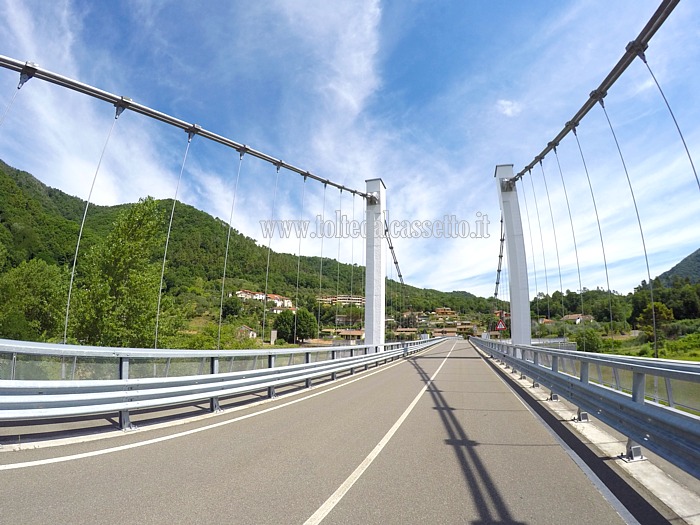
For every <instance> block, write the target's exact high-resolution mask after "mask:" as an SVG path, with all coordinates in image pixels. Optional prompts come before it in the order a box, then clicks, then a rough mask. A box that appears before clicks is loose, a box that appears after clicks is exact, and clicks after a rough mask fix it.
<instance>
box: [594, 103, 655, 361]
mask: <svg viewBox="0 0 700 525" xmlns="http://www.w3.org/2000/svg"><path fill="white" fill-rule="evenodd" d="M599 96H600V98H599V99H598V102H599V103H600V107H601V108H603V113H604V114H605V120H607V121H608V126H609V127H610V133H612V136H613V139H614V140H615V146H616V147H617V152H618V153H619V154H620V161H621V162H622V167H623V169H624V171H625V177H626V178H627V184H628V186H629V188H630V194H631V195H632V203H633V204H634V212H635V214H636V215H637V224H638V225H639V234H640V236H641V238H642V249H643V250H644V262H645V263H646V266H647V277H648V278H649V296H650V299H651V322H652V329H653V331H654V357H657V358H658V357H659V349H658V344H657V334H656V308H655V306H654V284H653V283H652V282H651V270H650V269H649V256H648V254H647V246H646V242H645V241H644V229H643V228H642V219H641V217H640V216H639V208H638V207H637V199H636V198H635V196H634V189H633V188H632V181H631V180H630V175H629V172H628V171H627V164H626V163H625V158H624V157H623V155H622V149H621V148H620V143H619V142H618V140H617V135H616V134H615V130H614V129H613V126H612V123H611V122H610V117H609V116H608V111H607V109H605V102H604V101H603V97H604V96H605V94H603V93H601V94H599Z"/></svg>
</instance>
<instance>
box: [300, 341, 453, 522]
mask: <svg viewBox="0 0 700 525" xmlns="http://www.w3.org/2000/svg"><path fill="white" fill-rule="evenodd" d="M456 344H457V342H456V341H455V342H454V344H453V345H452V348H450V351H449V352H448V353H447V355H446V356H445V359H443V360H442V363H440V366H439V367H438V369H437V370H436V371H435V373H434V374H433V375H432V377H431V378H430V380H429V381H428V382H427V383H426V384H425V385H424V386H423V388H421V390H420V392H418V395H417V396H416V397H415V399H414V400H413V401H411V404H410V405H408V408H406V410H404V412H403V414H401V417H399V419H398V420H397V421H396V423H394V425H393V426H392V427H391V428H390V429H389V431H388V432H387V433H386V434H385V435H384V437H383V438H382V439H381V440H380V441H379V443H377V446H376V447H374V449H373V450H372V452H370V453H369V454H368V455H367V457H366V458H365V459H364V460H363V461H362V463H360V464H359V465H358V467H357V468H356V469H355V470H354V471H353V473H352V474H350V476H348V478H347V479H346V480H345V481H344V482H343V483H342V484H341V485H340V487H338V489H337V490H336V491H335V492H334V493H333V494H331V496H330V497H329V498H328V499H327V500H326V501H325V502H324V503H323V505H321V506H320V507H319V508H318V510H317V511H316V512H314V513H313V515H312V516H311V517H310V518H309V519H308V520H306V522H305V523H304V525H316V524H318V523H321V521H323V519H324V518H325V517H326V516H327V515H328V514H329V513H330V511H332V510H333V508H334V507H335V506H336V505H337V504H338V502H340V500H341V499H343V497H344V496H345V494H347V493H348V491H349V490H350V489H351V488H352V486H353V485H354V484H355V482H357V480H358V479H360V477H361V476H362V474H363V473H364V472H365V471H366V470H367V469H368V468H369V466H370V465H371V464H372V462H373V461H374V460H375V459H376V458H377V456H379V454H380V453H381V451H382V449H383V448H384V447H385V446H386V444H387V443H388V442H389V441H390V440H391V438H392V437H393V436H394V434H396V431H397V430H398V429H399V427H400V426H401V424H402V423H403V422H404V421H405V420H406V418H407V417H408V416H409V414H410V413H411V411H412V410H413V408H414V407H415V406H416V405H417V404H418V401H420V398H421V396H422V395H423V394H424V393H425V391H426V390H427V389H428V387H429V386H430V385H431V384H432V382H433V380H434V379H435V377H436V376H437V375H438V374H439V373H440V370H442V367H443V366H444V364H445V362H447V359H448V358H449V357H450V354H451V353H452V350H454V347H455V345H456Z"/></svg>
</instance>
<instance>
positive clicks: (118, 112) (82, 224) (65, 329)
mask: <svg viewBox="0 0 700 525" xmlns="http://www.w3.org/2000/svg"><path fill="white" fill-rule="evenodd" d="M20 87H21V85H20ZM18 89H19V88H18ZM122 111H124V108H123V107H122V106H116V111H115V114H114V120H112V125H111V126H110V127H109V133H107V138H106V139H105V143H104V145H103V146H102V152H101V153H100V160H99V161H98V162H97V168H96V169H95V174H94V175H93V176H92V183H91V184H90V191H89V192H88V198H87V201H85V210H84V211H83V218H82V220H81V221H80V230H78V241H77V242H76V244H75V255H74V256H73V268H72V269H71V272H70V284H69V285H68V299H67V301H66V316H65V320H64V323H63V344H66V342H67V340H68V317H69V315H70V302H71V296H72V293H73V282H74V280H75V268H76V265H77V263H78V252H79V251H80V241H81V240H82V238H83V229H84V228H85V219H86V218H87V212H88V208H89V207H90V200H91V199H92V191H93V190H94V189H95V181H96V180H97V174H98V173H99V172H100V167H101V166H102V160H103V159H104V156H105V152H106V151H107V145H108V144H109V139H110V138H111V137H112V131H114V126H116V124H117V120H118V119H119V115H121V114H122Z"/></svg>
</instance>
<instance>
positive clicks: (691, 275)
mask: <svg viewBox="0 0 700 525" xmlns="http://www.w3.org/2000/svg"><path fill="white" fill-rule="evenodd" d="M659 279H660V280H661V282H662V283H664V285H666V286H670V285H671V284H672V283H673V281H674V279H683V280H685V279H687V280H689V281H690V282H691V283H700V249H698V250H695V251H694V252H693V253H691V254H690V255H688V256H687V257H686V258H684V259H683V260H682V261H681V262H679V263H678V264H676V265H675V266H674V267H673V268H671V269H670V270H668V271H666V272H664V273H662V274H661V275H659Z"/></svg>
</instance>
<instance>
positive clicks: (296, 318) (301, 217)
mask: <svg viewBox="0 0 700 525" xmlns="http://www.w3.org/2000/svg"><path fill="white" fill-rule="evenodd" d="M305 197H306V177H304V183H303V184H302V186H301V211H300V212H299V225H301V223H302V221H303V220H304V204H305V202H304V201H305ZM302 237H303V235H302V234H301V233H300V234H299V246H298V248H297V286H296V295H295V299H294V307H295V308H296V310H295V315H294V343H295V344H296V342H297V326H298V321H299V274H300V273H301V238H302Z"/></svg>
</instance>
